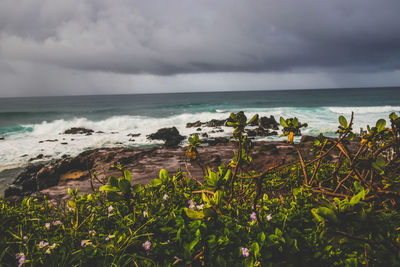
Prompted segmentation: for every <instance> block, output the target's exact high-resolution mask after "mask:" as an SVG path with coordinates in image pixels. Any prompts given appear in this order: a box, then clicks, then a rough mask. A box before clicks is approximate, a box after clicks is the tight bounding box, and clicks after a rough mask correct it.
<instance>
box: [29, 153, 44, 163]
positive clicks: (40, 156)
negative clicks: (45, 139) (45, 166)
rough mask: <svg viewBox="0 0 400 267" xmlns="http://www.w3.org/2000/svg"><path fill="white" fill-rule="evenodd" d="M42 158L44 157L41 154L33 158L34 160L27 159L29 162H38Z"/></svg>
mask: <svg viewBox="0 0 400 267" xmlns="http://www.w3.org/2000/svg"><path fill="white" fill-rule="evenodd" d="M43 157H44V155H43V154H39V155H37V156H36V157H34V158H30V159H29V162H31V161H34V160H38V159H43Z"/></svg>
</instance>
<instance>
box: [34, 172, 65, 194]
mask: <svg viewBox="0 0 400 267" xmlns="http://www.w3.org/2000/svg"><path fill="white" fill-rule="evenodd" d="M59 179H60V174H59V172H58V170H57V168H56V167H55V166H48V167H45V168H42V169H40V170H39V171H38V173H37V174H36V184H37V187H38V189H39V190H42V189H45V188H49V187H51V186H54V185H57V184H58V180H59Z"/></svg>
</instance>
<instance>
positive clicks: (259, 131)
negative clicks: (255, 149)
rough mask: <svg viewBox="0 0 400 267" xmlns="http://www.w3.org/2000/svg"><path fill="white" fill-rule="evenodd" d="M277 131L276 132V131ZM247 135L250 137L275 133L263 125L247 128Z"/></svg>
mask: <svg viewBox="0 0 400 267" xmlns="http://www.w3.org/2000/svg"><path fill="white" fill-rule="evenodd" d="M275 133H276V132H275ZM247 135H248V136H250V137H254V136H262V137H265V136H270V135H274V134H273V133H271V132H270V131H269V130H267V129H264V128H262V127H258V128H256V129H252V130H250V129H249V130H247Z"/></svg>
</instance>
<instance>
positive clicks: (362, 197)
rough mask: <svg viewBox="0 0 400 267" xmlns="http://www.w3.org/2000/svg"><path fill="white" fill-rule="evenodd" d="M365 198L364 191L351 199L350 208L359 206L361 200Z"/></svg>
mask: <svg viewBox="0 0 400 267" xmlns="http://www.w3.org/2000/svg"><path fill="white" fill-rule="evenodd" d="M364 197H365V191H364V190H362V191H361V192H360V193H358V194H357V195H355V196H353V197H352V198H351V199H350V202H349V204H350V206H352V207H353V206H354V205H356V204H358V203H359V202H360V200H361V199H364Z"/></svg>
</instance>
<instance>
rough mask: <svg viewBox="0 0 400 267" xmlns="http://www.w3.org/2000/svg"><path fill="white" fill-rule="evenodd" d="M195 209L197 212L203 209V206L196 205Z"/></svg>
mask: <svg viewBox="0 0 400 267" xmlns="http://www.w3.org/2000/svg"><path fill="white" fill-rule="evenodd" d="M196 208H197V209H198V210H202V209H203V208H204V204H201V205H197V206H196Z"/></svg>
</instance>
